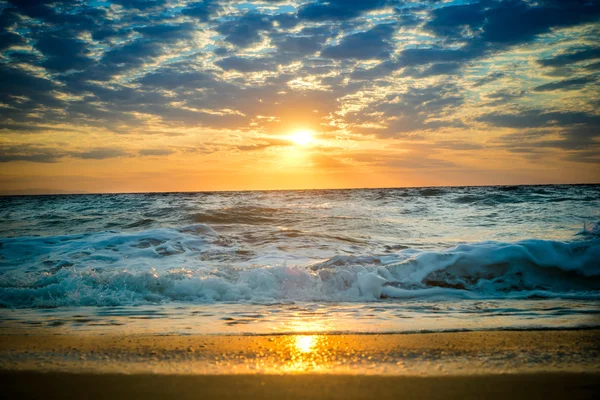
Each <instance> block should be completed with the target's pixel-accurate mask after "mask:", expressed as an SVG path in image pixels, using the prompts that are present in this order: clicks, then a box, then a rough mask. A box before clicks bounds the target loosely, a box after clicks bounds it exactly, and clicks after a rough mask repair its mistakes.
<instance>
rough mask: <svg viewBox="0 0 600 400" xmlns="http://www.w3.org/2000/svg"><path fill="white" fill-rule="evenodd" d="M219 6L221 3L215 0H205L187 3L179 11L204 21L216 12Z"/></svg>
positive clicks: (219, 8)
mask: <svg viewBox="0 0 600 400" xmlns="http://www.w3.org/2000/svg"><path fill="white" fill-rule="evenodd" d="M221 8H222V7H221V5H220V4H219V3H218V2H217V1H216V0H205V1H200V2H196V3H191V4H188V5H187V7H186V8H184V9H183V10H181V13H182V14H183V15H187V16H188V17H195V18H198V19H199V20H200V21H205V22H206V21H208V20H209V19H210V17H211V16H213V15H215V14H216V13H218V12H219V10H221Z"/></svg>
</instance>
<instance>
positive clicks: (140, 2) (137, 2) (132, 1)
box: [112, 0, 167, 10]
mask: <svg viewBox="0 0 600 400" xmlns="http://www.w3.org/2000/svg"><path fill="white" fill-rule="evenodd" d="M112 2H113V3H116V4H120V5H121V6H123V7H125V8H134V9H137V10H147V9H149V8H154V7H160V6H163V5H165V4H166V2H167V1H166V0H112Z"/></svg>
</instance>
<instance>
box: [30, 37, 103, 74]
mask: <svg viewBox="0 0 600 400" xmlns="http://www.w3.org/2000/svg"><path fill="white" fill-rule="evenodd" d="M64 35H68V32H60V34H59V33H54V34H52V35H48V36H44V37H42V38H41V39H40V40H38V42H37V43H36V45H35V47H36V48H37V49H38V50H39V51H41V52H42V54H44V55H45V56H46V57H47V58H46V60H45V61H44V62H43V63H42V66H44V67H45V68H47V69H49V70H51V71H57V72H65V71H68V70H72V69H80V70H81V69H85V68H86V67H88V66H90V65H91V64H92V61H93V60H92V59H91V58H89V57H88V55H89V51H88V49H87V46H86V44H85V43H84V42H82V41H81V40H78V39H73V38H71V37H68V36H64Z"/></svg>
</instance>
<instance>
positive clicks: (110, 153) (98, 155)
mask: <svg viewBox="0 0 600 400" xmlns="http://www.w3.org/2000/svg"><path fill="white" fill-rule="evenodd" d="M70 155H71V157H76V158H83V159H84V160H104V159H107V158H116V157H123V156H127V155H128V154H127V152H126V151H124V150H123V149H119V148H113V147H98V148H93V149H89V150H86V151H82V152H73V153H70Z"/></svg>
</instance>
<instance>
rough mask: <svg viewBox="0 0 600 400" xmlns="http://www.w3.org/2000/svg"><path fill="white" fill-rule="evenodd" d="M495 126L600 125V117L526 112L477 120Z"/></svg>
mask: <svg viewBox="0 0 600 400" xmlns="http://www.w3.org/2000/svg"><path fill="white" fill-rule="evenodd" d="M477 120H479V121H481V122H486V123H489V124H492V125H494V126H500V127H506V128H540V127H547V126H569V125H575V124H591V125H600V116H597V115H593V114H588V113H585V112H578V111H546V110H540V109H532V110H524V111H521V112H517V113H513V114H504V113H489V114H483V115H481V116H480V117H478V118H477Z"/></svg>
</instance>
